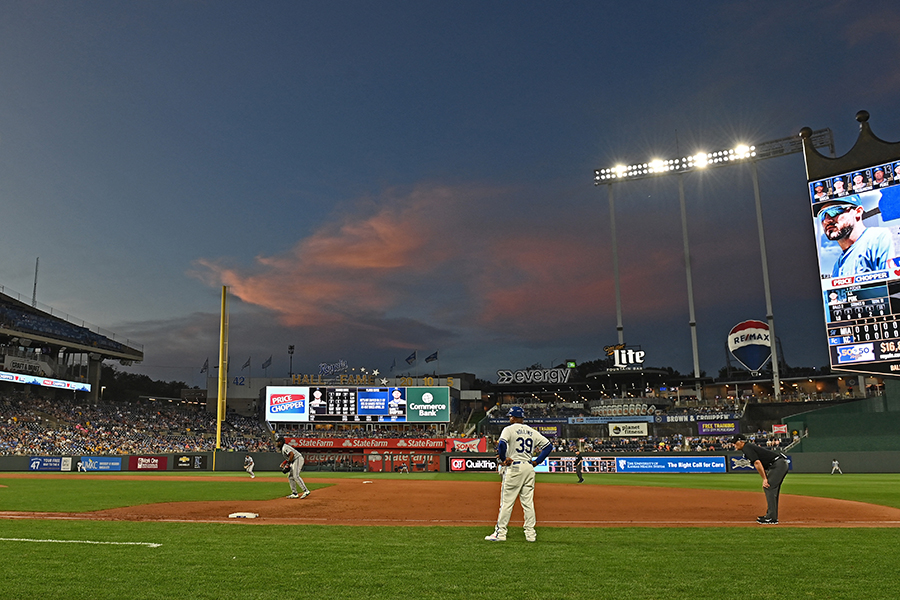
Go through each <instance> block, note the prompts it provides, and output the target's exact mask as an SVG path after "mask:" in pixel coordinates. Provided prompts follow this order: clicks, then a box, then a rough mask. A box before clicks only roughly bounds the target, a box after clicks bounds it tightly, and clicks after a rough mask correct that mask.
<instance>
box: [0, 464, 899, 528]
mask: <svg viewBox="0 0 900 600" xmlns="http://www.w3.org/2000/svg"><path fill="white" fill-rule="evenodd" d="M18 476H26V477H35V476H38V477H39V476H41V475H36V474H23V475H18ZM71 476H72V477H81V478H83V477H91V475H71ZM4 477H17V475H14V474H6V475H4ZM56 477H60V475H56ZM62 477H66V475H62ZM102 478H103V479H106V480H108V479H144V477H142V476H128V475H121V476H118V475H103V476H102ZM234 479H240V480H243V481H245V482H246V484H247V485H253V484H254V483H255V480H250V479H248V478H246V477H235V478H234ZM166 480H167V481H178V480H182V481H208V480H209V479H208V478H204V477H189V476H183V477H179V476H173V477H167V478H166ZM307 481H308V483H312V484H318V483H327V484H330V485H328V487H323V488H318V489H315V490H314V491H313V492H312V494H310V496H309V497H308V498H306V499H304V500H299V499H297V500H294V499H288V498H284V497H282V498H276V499H273V500H265V501H227V500H223V501H220V502H169V503H160V504H146V505H140V506H129V507H125V508H115V509H109V510H101V511H96V512H89V513H35V512H9V511H6V512H0V518H8V519H23V518H24V519H29V518H30V519H88V520H113V521H115V520H121V521H179V522H207V523H209V522H231V523H241V524H251V523H256V524H318V525H366V526H376V525H390V526H398V525H406V526H429V525H440V526H478V525H483V526H485V527H493V525H494V522H495V521H496V518H497V512H498V508H499V499H500V485H499V482H496V483H493V482H474V481H421V480H409V481H404V480H396V479H373V480H371V481H370V480H362V479H320V478H309V479H307ZM289 491H290V490H289V489H288V486H287V482H285V493H287V492H289ZM535 510H536V512H537V519H538V526H539V527H760V525H758V524H757V523H756V517H757V516H758V515H761V514H764V513H765V498H764V496H763V494H762V491H761V490H760V492H755V493H754V492H727V491H713V490H696V489H682V488H662V487H635V486H619V485H590V484H588V485H584V484H582V485H579V484H575V483H571V484H570V483H538V485H537V487H536V491H535ZM235 512H252V513H257V514H258V515H259V517H258V518H256V519H229V518H228V515H229V514H231V513H235ZM779 520H780V524H779V525H778V526H779V527H900V509H896V508H890V507H886V506H878V505H873V504H865V503H862V502H852V501H848V500H835V499H831V498H814V497H809V496H794V495H790V494H782V495H781V503H780V514H779ZM521 525H522V509H521V507H520V506H519V505H518V503H517V504H516V507H515V509H514V510H513V517H512V520H511V521H510V527H511V528H513V527H521Z"/></svg>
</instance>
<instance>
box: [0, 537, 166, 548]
mask: <svg viewBox="0 0 900 600" xmlns="http://www.w3.org/2000/svg"><path fill="white" fill-rule="evenodd" d="M0 542H38V543H45V544H99V545H110V546H147V547H148V548H159V547H160V546H162V544H153V543H150V542H97V541H93V540H31V539H28V538H0Z"/></svg>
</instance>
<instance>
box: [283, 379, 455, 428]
mask: <svg viewBox="0 0 900 600" xmlns="http://www.w3.org/2000/svg"><path fill="white" fill-rule="evenodd" d="M266 420H267V421H269V422H273V421H282V422H284V421H287V422H292V423H294V422H310V421H315V422H332V423H334V422H340V423H348V422H349V423H406V422H410V423H446V422H448V421H450V388H449V387H441V386H437V387H346V386H343V387H332V386H328V387H304V386H268V387H266Z"/></svg>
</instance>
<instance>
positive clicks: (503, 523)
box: [484, 406, 553, 542]
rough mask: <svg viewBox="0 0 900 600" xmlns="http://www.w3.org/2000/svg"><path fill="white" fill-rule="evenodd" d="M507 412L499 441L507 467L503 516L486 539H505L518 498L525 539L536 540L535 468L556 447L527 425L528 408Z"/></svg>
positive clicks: (503, 490)
mask: <svg viewBox="0 0 900 600" xmlns="http://www.w3.org/2000/svg"><path fill="white" fill-rule="evenodd" d="M506 414H507V416H508V417H509V423H510V424H509V425H508V426H506V427H505V428H504V429H503V432H502V433H501V434H500V441H498V442H497V454H498V456H499V457H500V464H502V465H504V466H505V467H506V468H505V472H504V473H503V482H502V484H501V499H500V515H499V516H498V517H497V526H496V527H495V528H494V533H492V534H491V535H489V536H486V537H485V538H484V539H486V540H488V541H489V542H505V541H506V530H507V525H508V524H509V518H510V516H511V515H512V509H513V505H514V504H515V503H516V498H518V499H519V503H520V504H521V505H522V512H523V513H524V514H525V540H526V541H528V542H533V541H535V540H536V539H537V533H536V532H535V530H534V526H535V523H536V522H537V519H536V518H535V515H534V467H535V466H536V465H539V464H540V463H542V462H543V461H544V459H545V458H547V456H548V455H549V454H550V451H551V450H553V446H552V445H551V444H550V440H548V439H547V438H545V437H544V436H543V435H541V434H540V433H539V432H538V431H535V430H534V429H532V428H531V427H529V426H528V425H525V410H524V409H523V408H522V407H521V406H513V407H512V408H510V409H509V412H508V413H506ZM535 453H537V457H536V458H534V455H535Z"/></svg>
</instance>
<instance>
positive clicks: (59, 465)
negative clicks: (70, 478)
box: [28, 456, 72, 471]
mask: <svg viewBox="0 0 900 600" xmlns="http://www.w3.org/2000/svg"><path fill="white" fill-rule="evenodd" d="M28 470H29V471H71V470H72V457H71V456H32V457H31V458H29V459H28Z"/></svg>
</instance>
